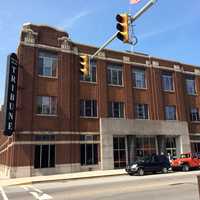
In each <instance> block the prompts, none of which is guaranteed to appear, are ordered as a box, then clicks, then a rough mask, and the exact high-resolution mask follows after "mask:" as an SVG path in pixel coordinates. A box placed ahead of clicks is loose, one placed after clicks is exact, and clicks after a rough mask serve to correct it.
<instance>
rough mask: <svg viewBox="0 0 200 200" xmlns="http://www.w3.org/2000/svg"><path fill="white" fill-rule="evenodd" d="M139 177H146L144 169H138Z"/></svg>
mask: <svg viewBox="0 0 200 200" xmlns="http://www.w3.org/2000/svg"><path fill="white" fill-rule="evenodd" d="M138 175H139V176H143V175H144V170H143V169H142V168H140V169H138Z"/></svg>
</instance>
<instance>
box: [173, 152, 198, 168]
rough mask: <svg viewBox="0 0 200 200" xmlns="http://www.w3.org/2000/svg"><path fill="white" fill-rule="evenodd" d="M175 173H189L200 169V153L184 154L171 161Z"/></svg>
mask: <svg viewBox="0 0 200 200" xmlns="http://www.w3.org/2000/svg"><path fill="white" fill-rule="evenodd" d="M171 167H172V170H173V171H177V170H181V171H185V172H186V171H189V170H190V169H195V168H196V169H197V168H200V153H191V152H188V153H182V154H180V156H179V157H178V158H176V159H173V160H172V161H171Z"/></svg>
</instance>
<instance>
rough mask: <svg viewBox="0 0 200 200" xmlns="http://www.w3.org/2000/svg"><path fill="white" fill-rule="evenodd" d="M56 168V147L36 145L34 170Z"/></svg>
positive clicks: (52, 145)
mask: <svg viewBox="0 0 200 200" xmlns="http://www.w3.org/2000/svg"><path fill="white" fill-rule="evenodd" d="M49 167H55V145H54V144H47V145H46V144H45V145H43V144H41V145H35V159H34V168H36V169H37V168H49Z"/></svg>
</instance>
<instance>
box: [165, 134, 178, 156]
mask: <svg viewBox="0 0 200 200" xmlns="http://www.w3.org/2000/svg"><path fill="white" fill-rule="evenodd" d="M165 140H166V141H165V142H166V153H167V155H168V157H169V158H170V159H172V158H173V157H174V156H176V137H169V136H168V137H166V139H165Z"/></svg>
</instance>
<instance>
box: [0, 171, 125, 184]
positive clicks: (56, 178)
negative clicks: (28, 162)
mask: <svg viewBox="0 0 200 200" xmlns="http://www.w3.org/2000/svg"><path fill="white" fill-rule="evenodd" d="M125 174H126V172H125V170H124V169H119V170H104V171H102V170H101V171H89V172H77V173H70V174H58V175H49V176H34V177H25V178H13V179H9V178H8V179H0V186H12V185H26V184H33V183H43V182H51V181H61V180H76V179H84V178H97V177H106V176H119V175H125Z"/></svg>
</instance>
